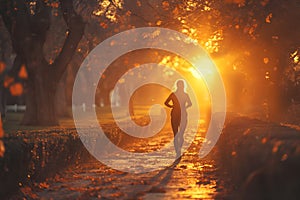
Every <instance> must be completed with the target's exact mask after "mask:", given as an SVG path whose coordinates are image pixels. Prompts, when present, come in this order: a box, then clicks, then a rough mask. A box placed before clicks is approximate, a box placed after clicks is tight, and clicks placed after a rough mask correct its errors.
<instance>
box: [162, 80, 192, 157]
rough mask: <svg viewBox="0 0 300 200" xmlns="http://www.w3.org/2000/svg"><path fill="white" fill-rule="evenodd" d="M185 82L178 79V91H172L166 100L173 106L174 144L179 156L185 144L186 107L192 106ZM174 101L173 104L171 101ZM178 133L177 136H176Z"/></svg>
mask: <svg viewBox="0 0 300 200" xmlns="http://www.w3.org/2000/svg"><path fill="white" fill-rule="evenodd" d="M184 88H185V83H184V81H183V80H177V81H176V91H175V92H172V93H171V94H170V96H169V97H168V98H167V100H166V101H165V105H166V106H168V107H169V108H172V111H171V124H172V130H173V133H174V138H175V139H174V146H175V151H176V154H177V156H180V155H181V147H182V145H183V134H184V131H185V128H186V125H187V112H186V109H187V108H188V107H191V106H192V102H191V99H190V97H189V95H188V94H187V93H186V92H185V91H184ZM171 101H172V104H170V102H171ZM177 134H178V136H177V137H175V136H176V135H177Z"/></svg>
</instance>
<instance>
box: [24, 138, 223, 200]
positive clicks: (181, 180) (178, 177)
mask: <svg viewBox="0 0 300 200" xmlns="http://www.w3.org/2000/svg"><path fill="white" fill-rule="evenodd" d="M164 137H168V136H167V135H162V136H161V137H160V138H159V139H156V141H148V144H145V143H139V142H135V143H134V144H135V146H134V147H133V146H132V147H131V148H140V149H141V148H146V147H149V146H150V147H151V149H155V148H159V147H160V146H161V145H162V143H164V142H167V139H166V138H164ZM201 141H203V136H201V133H199V134H197V135H196V137H195V140H194V142H193V144H192V145H191V147H190V148H189V150H188V151H187V152H185V154H184V155H183V156H182V158H181V159H180V160H179V161H177V162H175V163H174V164H173V165H172V166H170V167H168V168H165V169H163V170H160V171H154V172H150V173H144V174H131V173H126V172H119V171H116V170H114V169H111V168H109V167H107V166H105V165H103V164H101V163H100V162H99V161H97V160H95V159H90V160H89V161H87V162H84V163H78V164H76V165H73V166H70V167H69V168H67V169H65V170H64V171H62V172H60V173H58V174H57V175H56V176H55V177H54V178H50V179H48V180H46V181H45V182H44V183H40V184H37V185H36V186H35V187H32V188H30V189H28V190H30V197H31V198H37V199H55V200H60V199H224V198H225V196H227V194H228V189H225V187H224V185H225V184H224V181H223V180H222V179H221V178H219V177H218V174H217V168H216V166H215V161H214V160H213V159H206V160H200V159H199V157H198V150H199V144H200V143H201ZM24 190H25V191H26V189H23V191H24ZM25 193H26V192H25Z"/></svg>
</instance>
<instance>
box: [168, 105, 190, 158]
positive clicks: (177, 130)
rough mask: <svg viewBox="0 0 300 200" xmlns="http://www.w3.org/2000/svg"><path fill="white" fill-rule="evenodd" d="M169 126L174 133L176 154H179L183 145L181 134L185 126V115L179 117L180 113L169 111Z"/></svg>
mask: <svg viewBox="0 0 300 200" xmlns="http://www.w3.org/2000/svg"><path fill="white" fill-rule="evenodd" d="M171 124H172V130H173V133H174V146H175V150H176V153H177V154H180V153H181V147H182V145H183V134H184V131H185V129H186V125H187V113H186V112H184V113H183V114H182V115H181V112H180V111H176V110H172V111H171Z"/></svg>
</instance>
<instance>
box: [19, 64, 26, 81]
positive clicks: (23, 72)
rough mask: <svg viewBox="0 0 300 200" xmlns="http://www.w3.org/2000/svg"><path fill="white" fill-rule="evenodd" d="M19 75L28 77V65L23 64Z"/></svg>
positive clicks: (24, 77) (23, 77)
mask: <svg viewBox="0 0 300 200" xmlns="http://www.w3.org/2000/svg"><path fill="white" fill-rule="evenodd" d="M18 76H19V77H20V78H22V79H27V78H28V74H27V70H26V67H25V65H22V66H21V69H20V71H19V74H18Z"/></svg>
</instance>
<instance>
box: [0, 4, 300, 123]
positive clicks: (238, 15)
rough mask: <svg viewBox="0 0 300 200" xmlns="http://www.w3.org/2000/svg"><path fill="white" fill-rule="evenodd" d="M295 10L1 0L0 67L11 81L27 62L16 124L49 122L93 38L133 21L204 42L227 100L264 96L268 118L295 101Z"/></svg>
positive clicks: (255, 100) (298, 26) (298, 48)
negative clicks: (23, 103) (22, 112)
mask: <svg viewBox="0 0 300 200" xmlns="http://www.w3.org/2000/svg"><path fill="white" fill-rule="evenodd" d="M299 10H300V3H299V1H298V0H258V1H255V0H211V1H207V0H101V1H100V0H82V1H80V0H0V12H1V13H0V16H1V21H2V22H1V23H0V25H1V27H0V30H1V35H0V61H1V62H0V65H1V63H5V66H7V67H6V69H4V68H5V67H1V66H0V73H4V71H7V72H6V75H5V77H4V78H3V79H4V80H3V82H4V83H6V84H7V82H9V83H10V84H8V85H12V82H14V81H16V80H17V78H16V77H18V76H20V70H21V69H22V68H25V69H26V82H25V84H24V85H23V87H24V90H23V91H24V93H25V96H26V112H25V116H24V120H23V124H27V125H29V124H34V125H55V124H57V123H58V117H57V114H58V112H57V111H59V110H62V108H63V107H65V105H66V104H67V105H69V106H71V103H72V102H71V91H72V84H73V81H74V77H75V75H76V72H77V70H78V68H79V66H80V65H81V62H82V61H83V59H84V58H85V57H86V56H87V54H88V53H89V52H90V51H91V50H92V49H93V48H94V47H95V46H96V45H97V44H99V43H100V42H101V41H103V40H104V39H105V38H107V37H109V36H112V35H114V34H116V33H119V32H121V31H124V30H128V29H132V28H135V27H145V26H158V27H166V28H170V29H174V30H177V31H180V32H182V33H185V34H187V35H189V36H190V37H192V38H194V39H196V40H198V42H199V43H200V44H201V45H202V46H203V47H204V48H206V49H207V51H208V52H209V53H210V55H211V56H212V58H213V59H214V60H215V61H216V63H217V65H218V66H219V68H220V70H221V73H222V75H224V80H225V82H228V83H227V85H228V87H229V100H230V101H231V103H238V101H239V100H241V99H242V96H243V95H245V93H247V95H248V96H247V95H246V96H247V98H248V100H247V101H246V100H245V102H246V103H247V104H262V103H263V102H264V101H266V102H267V103H268V105H269V106H270V110H271V111H270V112H274V115H273V114H272V116H274V117H275V116H277V114H280V113H281V112H282V110H283V109H286V108H287V106H288V105H289V104H290V103H291V102H295V101H300V96H299V92H300V86H299V83H300V76H299V72H300V64H299V60H300V59H299V57H300V37H299V35H300V22H299V19H300V12H299ZM145 56H146V55H145ZM124 65H125V64H124ZM1 68H2V69H3V70H2V69H1ZM23 70H24V69H23ZM116 71H117V70H116ZM110 76H114V74H110ZM87 79H88V77H87ZM0 82H1V81H0ZM8 87H9V86H8ZM258 88H259V89H258ZM107 93H109V89H107ZM250 99H251V100H250ZM235 101H236V102H235ZM229 103H230V102H229ZM57 107H60V109H58V108H57Z"/></svg>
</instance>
